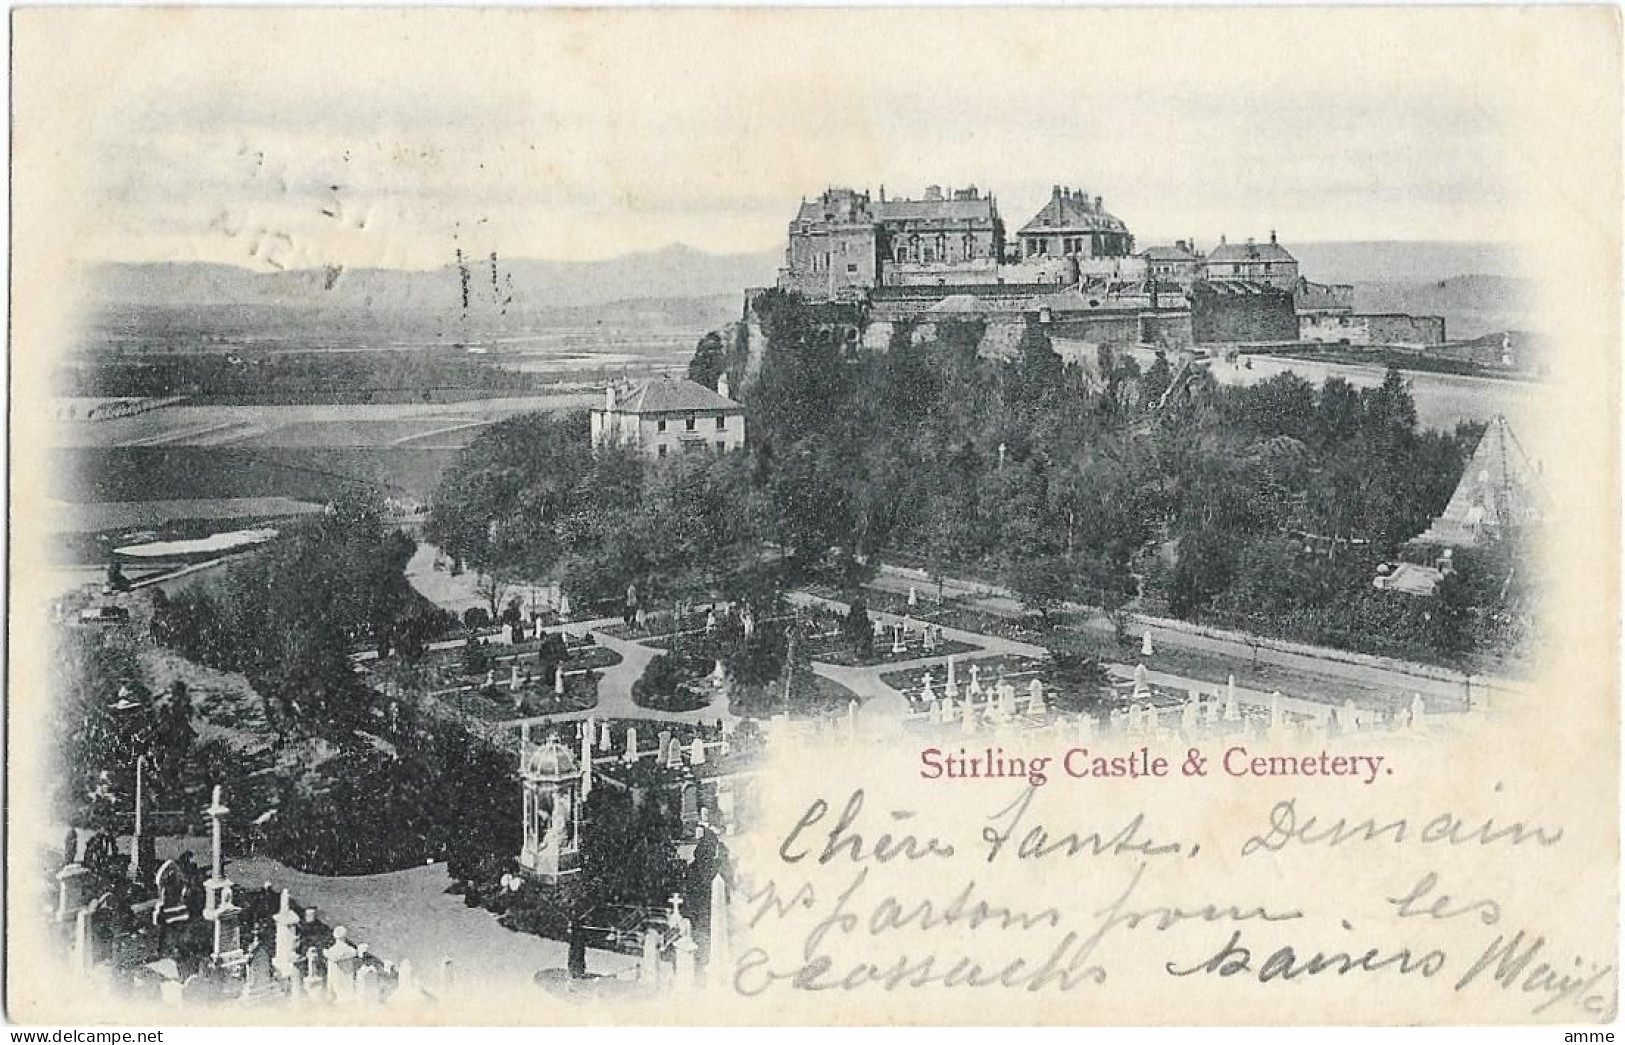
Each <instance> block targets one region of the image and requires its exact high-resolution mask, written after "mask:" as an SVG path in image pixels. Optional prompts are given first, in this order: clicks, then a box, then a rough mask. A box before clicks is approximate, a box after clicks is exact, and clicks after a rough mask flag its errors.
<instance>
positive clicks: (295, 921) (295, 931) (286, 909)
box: [271, 889, 299, 978]
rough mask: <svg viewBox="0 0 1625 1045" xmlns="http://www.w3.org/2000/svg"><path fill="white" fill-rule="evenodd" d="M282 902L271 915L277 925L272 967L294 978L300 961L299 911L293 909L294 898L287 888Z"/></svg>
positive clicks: (286, 976) (283, 892)
mask: <svg viewBox="0 0 1625 1045" xmlns="http://www.w3.org/2000/svg"><path fill="white" fill-rule="evenodd" d="M281 904H282V906H281V907H280V908H278V910H277V912H276V914H274V915H272V916H271V921H272V922H273V923H275V925H276V954H275V956H274V958H273V959H272V961H271V967H272V968H274V969H275V970H276V971H277V972H278V973H280V974H281V975H282V976H283V977H285V978H292V977H293V975H294V970H295V967H296V965H297V963H298V961H299V912H297V911H295V910H294V909H293V900H292V898H291V897H290V896H289V895H288V890H286V889H284V890H282V900H281Z"/></svg>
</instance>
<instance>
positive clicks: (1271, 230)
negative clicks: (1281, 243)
mask: <svg viewBox="0 0 1625 1045" xmlns="http://www.w3.org/2000/svg"><path fill="white" fill-rule="evenodd" d="M1270 242H1271V243H1274V242H1275V230H1274V229H1270Z"/></svg>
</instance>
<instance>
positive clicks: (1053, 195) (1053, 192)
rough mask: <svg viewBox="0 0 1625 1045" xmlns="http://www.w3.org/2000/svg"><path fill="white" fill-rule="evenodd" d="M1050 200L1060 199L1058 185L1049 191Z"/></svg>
mask: <svg viewBox="0 0 1625 1045" xmlns="http://www.w3.org/2000/svg"><path fill="white" fill-rule="evenodd" d="M1050 198H1051V199H1056V200H1058V199H1060V198H1061V187H1060V186H1059V185H1056V186H1055V187H1053V188H1052V189H1050Z"/></svg>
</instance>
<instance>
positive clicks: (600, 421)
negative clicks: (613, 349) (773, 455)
mask: <svg viewBox="0 0 1625 1045" xmlns="http://www.w3.org/2000/svg"><path fill="white" fill-rule="evenodd" d="M591 424H592V445H593V446H595V447H602V446H634V447H637V448H639V449H641V450H643V451H644V452H646V453H648V454H650V455H651V456H654V457H665V456H667V455H668V454H672V453H695V452H697V451H711V452H715V453H727V452H728V451H730V450H738V449H740V448H741V447H743V446H744V445H745V408H744V407H743V406H741V405H739V404H738V403H736V402H734V401H733V400H732V399H730V398H728V377H727V375H726V374H724V375H723V376H722V377H721V379H720V380H719V381H718V383H717V390H716V391H714V392H713V391H712V390H711V389H709V388H706V387H705V386H704V385H702V384H698V383H697V382H694V381H690V380H688V379H687V378H670V377H666V378H654V379H653V380H650V381H645V382H643V383H642V384H638V385H632V386H630V387H625V388H622V387H617V386H615V385H611V386H610V387H608V388H606V389H605V390H604V405H603V406H601V407H594V408H593V410H592V411H591Z"/></svg>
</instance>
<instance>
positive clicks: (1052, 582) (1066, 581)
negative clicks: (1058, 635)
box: [1006, 555, 1074, 626]
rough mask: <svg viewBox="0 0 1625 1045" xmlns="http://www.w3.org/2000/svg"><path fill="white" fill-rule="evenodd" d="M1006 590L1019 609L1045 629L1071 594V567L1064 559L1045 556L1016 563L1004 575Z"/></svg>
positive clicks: (1072, 583)
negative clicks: (1009, 589) (1040, 622)
mask: <svg viewBox="0 0 1625 1045" xmlns="http://www.w3.org/2000/svg"><path fill="white" fill-rule="evenodd" d="M1006 576H1007V582H1008V583H1009V585H1010V588H1011V589H1012V590H1013V591H1014V592H1015V593H1016V597H1017V598H1018V599H1020V600H1021V604H1022V606H1023V607H1024V608H1025V609H1026V610H1027V611H1028V612H1030V613H1036V614H1038V618H1039V620H1040V621H1042V622H1043V623H1044V624H1045V625H1046V626H1048V625H1049V623H1050V614H1052V613H1054V612H1055V611H1056V610H1059V609H1060V608H1061V606H1062V604H1063V603H1065V601H1066V599H1067V597H1068V596H1070V595H1071V594H1072V592H1073V586H1074V577H1073V574H1072V563H1071V562H1070V561H1069V560H1067V559H1066V558H1065V557H1064V556H1056V555H1046V556H1041V557H1036V558H1032V559H1024V560H1021V561H1018V562H1017V563H1016V564H1015V565H1014V566H1012V567H1011V568H1010V570H1009V571H1008V573H1007V575H1006Z"/></svg>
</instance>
